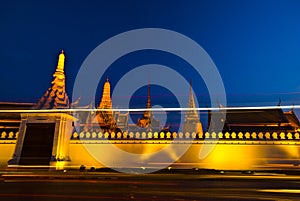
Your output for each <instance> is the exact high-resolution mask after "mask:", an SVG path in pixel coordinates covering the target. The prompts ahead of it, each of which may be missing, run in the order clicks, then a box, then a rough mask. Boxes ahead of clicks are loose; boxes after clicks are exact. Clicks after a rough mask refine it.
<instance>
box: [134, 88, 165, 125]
mask: <svg viewBox="0 0 300 201" xmlns="http://www.w3.org/2000/svg"><path fill="white" fill-rule="evenodd" d="M151 108H152V106H151V94H150V82H148V94H147V104H146V109H151ZM159 124H160V123H159V121H158V120H156V119H155V118H154V115H153V113H152V111H151V110H146V111H145V112H144V115H143V117H142V119H138V123H137V125H138V126H139V127H142V128H148V127H151V126H152V127H159Z"/></svg>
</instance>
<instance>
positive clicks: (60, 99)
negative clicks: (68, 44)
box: [33, 50, 70, 109]
mask: <svg viewBox="0 0 300 201" xmlns="http://www.w3.org/2000/svg"><path fill="white" fill-rule="evenodd" d="M64 65H65V55H64V51H63V50H62V51H61V53H60V55H59V58H58V64H57V67H56V71H55V73H54V74H53V81H52V82H51V84H52V86H51V87H50V88H48V90H47V91H46V92H45V94H44V95H43V96H42V98H40V99H39V101H38V102H37V104H36V105H35V106H34V107H33V108H34V109H68V108H69V107H70V102H69V98H68V95H67V93H66V89H65V88H66V87H65V74H64Z"/></svg>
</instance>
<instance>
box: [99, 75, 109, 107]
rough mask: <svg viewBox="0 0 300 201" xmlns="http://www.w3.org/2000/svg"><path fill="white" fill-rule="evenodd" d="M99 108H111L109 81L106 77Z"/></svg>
mask: <svg viewBox="0 0 300 201" xmlns="http://www.w3.org/2000/svg"><path fill="white" fill-rule="evenodd" d="M98 108H99V109H112V102H111V98H110V83H109V81H108V77H107V78H106V82H105V83H104V87H103V93H102V98H101V102H100V105H99V107H98Z"/></svg>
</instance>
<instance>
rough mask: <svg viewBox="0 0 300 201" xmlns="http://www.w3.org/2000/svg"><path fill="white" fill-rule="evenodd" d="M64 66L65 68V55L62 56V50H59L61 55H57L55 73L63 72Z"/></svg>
mask: <svg viewBox="0 0 300 201" xmlns="http://www.w3.org/2000/svg"><path fill="white" fill-rule="evenodd" d="M64 66H65V55H64V50H61V53H60V54H59V57H58V64H57V68H56V71H60V72H64Z"/></svg>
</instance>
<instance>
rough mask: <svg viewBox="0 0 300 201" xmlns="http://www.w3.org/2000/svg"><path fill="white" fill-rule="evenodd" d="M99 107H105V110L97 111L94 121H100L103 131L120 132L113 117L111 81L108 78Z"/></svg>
mask: <svg viewBox="0 0 300 201" xmlns="http://www.w3.org/2000/svg"><path fill="white" fill-rule="evenodd" d="M97 109H104V110H103V111H102V110H100V111H97V112H96V116H95V117H94V119H93V120H92V123H98V124H99V125H100V127H101V129H102V131H103V132H118V131H120V129H118V128H117V125H116V122H115V120H114V118H113V111H112V101H111V98H110V83H109V81H108V78H106V82H105V83H104V87H103V93H102V98H101V102H100V104H99V107H98V108H97Z"/></svg>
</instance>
